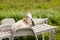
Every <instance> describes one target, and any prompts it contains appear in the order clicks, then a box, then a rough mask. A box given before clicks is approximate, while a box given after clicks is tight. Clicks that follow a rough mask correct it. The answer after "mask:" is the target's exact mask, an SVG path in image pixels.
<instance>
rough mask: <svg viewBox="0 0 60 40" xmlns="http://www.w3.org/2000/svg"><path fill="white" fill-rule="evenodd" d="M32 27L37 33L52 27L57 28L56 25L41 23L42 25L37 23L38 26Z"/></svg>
mask: <svg viewBox="0 0 60 40" xmlns="http://www.w3.org/2000/svg"><path fill="white" fill-rule="evenodd" d="M32 29H33V30H34V32H35V33H39V32H42V31H48V30H51V29H55V27H53V26H50V25H48V24H40V25H36V26H34V27H32Z"/></svg>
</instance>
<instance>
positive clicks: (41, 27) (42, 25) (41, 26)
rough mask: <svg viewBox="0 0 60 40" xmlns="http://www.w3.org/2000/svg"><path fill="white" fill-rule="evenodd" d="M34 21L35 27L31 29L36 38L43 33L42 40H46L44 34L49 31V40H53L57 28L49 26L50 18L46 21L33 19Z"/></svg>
mask: <svg viewBox="0 0 60 40" xmlns="http://www.w3.org/2000/svg"><path fill="white" fill-rule="evenodd" d="M33 21H34V23H35V26H34V27H31V28H32V29H33V31H34V33H35V34H36V36H37V35H38V34H40V33H41V34H42V39H43V40H44V32H46V31H49V32H50V37H49V40H52V36H53V30H54V29H55V28H56V27H54V26H50V25H48V24H47V22H48V18H45V19H38V18H33Z"/></svg>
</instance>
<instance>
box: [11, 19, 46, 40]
mask: <svg viewBox="0 0 60 40" xmlns="http://www.w3.org/2000/svg"><path fill="white" fill-rule="evenodd" d="M46 20H47V19H39V21H38V19H35V18H33V21H34V23H35V24H36V25H37V23H39V22H40V21H41V23H45V21H46ZM31 35H33V36H35V38H36V40H38V38H37V35H36V33H35V32H34V30H33V28H32V27H29V28H27V27H25V28H21V29H19V30H17V31H15V32H13V35H12V40H13V39H14V37H16V36H31Z"/></svg>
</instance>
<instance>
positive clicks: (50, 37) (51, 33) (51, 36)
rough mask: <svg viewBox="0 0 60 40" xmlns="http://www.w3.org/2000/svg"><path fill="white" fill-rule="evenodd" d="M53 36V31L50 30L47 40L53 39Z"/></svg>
mask: <svg viewBox="0 0 60 40" xmlns="http://www.w3.org/2000/svg"><path fill="white" fill-rule="evenodd" d="M53 34H54V32H53V30H50V36H49V40H52V39H53Z"/></svg>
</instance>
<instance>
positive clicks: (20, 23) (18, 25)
mask: <svg viewBox="0 0 60 40" xmlns="http://www.w3.org/2000/svg"><path fill="white" fill-rule="evenodd" d="M32 24H33V20H32V15H31V14H27V15H26V16H25V18H24V19H22V20H19V21H18V22H16V23H15V24H13V25H12V27H11V29H12V30H13V31H16V30H18V29H20V28H25V27H30V26H32Z"/></svg>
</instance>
